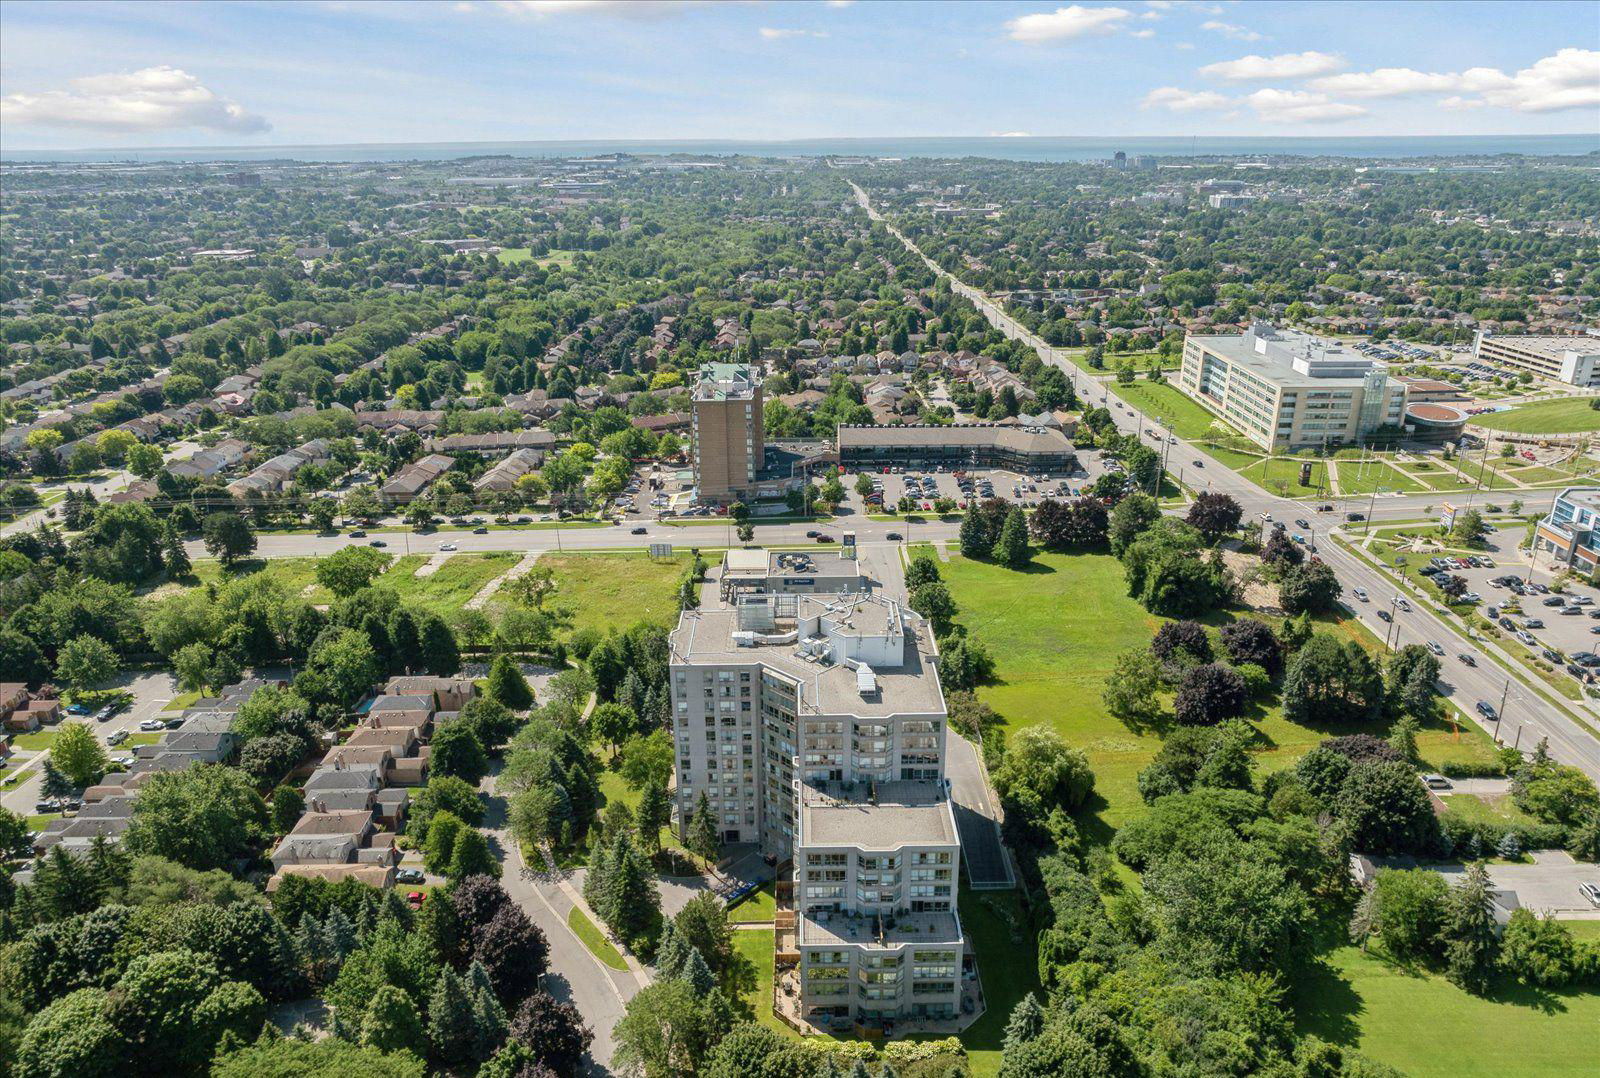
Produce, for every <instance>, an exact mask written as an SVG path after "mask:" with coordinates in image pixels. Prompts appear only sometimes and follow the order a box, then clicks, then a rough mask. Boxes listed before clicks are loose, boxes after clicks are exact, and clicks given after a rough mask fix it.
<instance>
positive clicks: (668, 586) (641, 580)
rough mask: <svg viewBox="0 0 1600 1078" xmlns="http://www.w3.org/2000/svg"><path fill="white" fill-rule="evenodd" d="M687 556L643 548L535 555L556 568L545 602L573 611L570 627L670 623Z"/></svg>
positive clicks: (543, 562)
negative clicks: (654, 555) (655, 555)
mask: <svg viewBox="0 0 1600 1078" xmlns="http://www.w3.org/2000/svg"><path fill="white" fill-rule="evenodd" d="M707 560H708V561H709V560H710V559H709V558H708V559H707ZM689 561H690V559H689V555H688V553H687V552H685V553H683V554H678V555H674V556H673V557H671V558H667V559H664V560H661V561H653V560H651V558H650V556H649V555H648V554H645V553H642V552H637V553H626V554H549V553H546V554H543V555H540V557H539V564H540V565H541V566H544V567H545V568H548V569H550V570H552V571H553V573H554V574H555V583H556V590H555V593H554V594H553V595H552V596H551V598H550V600H549V602H551V603H553V604H554V605H556V606H561V607H565V608H567V609H568V610H570V611H572V629H573V631H574V632H576V631H577V630H579V629H585V628H594V629H599V630H600V631H601V632H605V631H606V630H607V629H626V628H627V627H628V626H630V625H632V624H634V623H635V622H638V621H653V622H656V623H658V624H661V625H672V624H674V622H675V621H676V620H677V616H678V582H679V581H680V580H682V579H683V574H684V570H686V569H688V568H689Z"/></svg>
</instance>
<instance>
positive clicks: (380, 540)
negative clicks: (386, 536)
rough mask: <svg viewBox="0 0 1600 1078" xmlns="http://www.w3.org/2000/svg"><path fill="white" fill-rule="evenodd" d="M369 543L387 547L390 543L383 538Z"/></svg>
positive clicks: (369, 544)
mask: <svg viewBox="0 0 1600 1078" xmlns="http://www.w3.org/2000/svg"><path fill="white" fill-rule="evenodd" d="M367 545H368V546H375V547H386V546H388V545H389V544H388V543H385V542H384V541H383V540H382V539H374V540H372V541H371V542H369V543H368V544H367Z"/></svg>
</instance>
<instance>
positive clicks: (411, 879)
mask: <svg viewBox="0 0 1600 1078" xmlns="http://www.w3.org/2000/svg"><path fill="white" fill-rule="evenodd" d="M427 879H428V877H427V876H425V875H423V872H422V870H421V869H420V868H402V869H400V870H399V871H397V872H396V873H395V874H394V880H395V882H396V883H425V882H427Z"/></svg>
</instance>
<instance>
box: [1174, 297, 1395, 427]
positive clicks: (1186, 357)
mask: <svg viewBox="0 0 1600 1078" xmlns="http://www.w3.org/2000/svg"><path fill="white" fill-rule="evenodd" d="M1178 385H1179V387H1180V388H1181V389H1182V390H1183V391H1184V392H1185V393H1187V394H1188V395H1189V396H1191V397H1193V398H1194V399H1195V400H1197V401H1199V402H1200V403H1201V404H1202V405H1204V406H1205V408H1206V409H1207V410H1208V411H1210V412H1212V413H1213V414H1215V415H1216V416H1217V417H1218V418H1220V419H1221V420H1222V421H1223V422H1224V423H1226V424H1228V425H1229V426H1231V427H1233V428H1234V429H1236V430H1238V431H1239V432H1240V433H1241V434H1243V435H1245V436H1246V437H1247V438H1249V439H1250V440H1251V441H1253V442H1255V443H1256V444H1257V445H1259V446H1261V447H1262V448H1263V449H1268V450H1274V449H1297V448H1301V447H1310V446H1324V445H1340V444H1344V443H1347V442H1359V441H1361V440H1362V439H1363V438H1367V437H1369V436H1371V435H1372V434H1374V433H1376V432H1378V431H1379V430H1382V429H1384V428H1391V429H1393V430H1394V431H1395V432H1396V433H1398V432H1399V430H1400V428H1401V426H1402V424H1403V423H1404V422H1405V406H1406V386H1405V383H1404V382H1401V381H1400V380H1399V379H1398V378H1391V377H1390V376H1389V372H1388V368H1387V367H1385V366H1384V365H1383V364H1381V363H1379V362H1377V361H1376V360H1373V359H1369V358H1368V357H1366V356H1364V355H1362V354H1361V353H1360V352H1357V351H1356V350H1355V349H1353V348H1351V347H1349V346H1348V345H1345V344H1344V343H1342V342H1340V341H1336V340H1332V339H1329V338H1326V337H1316V336H1313V335H1311V334H1309V333H1302V332H1301V331H1299V330H1293V329H1280V328H1278V327H1275V326H1271V325H1268V324H1266V323H1264V322H1257V323H1256V324H1254V325H1252V326H1251V327H1250V329H1249V331H1248V332H1246V333H1244V334H1243V335H1237V336H1225V337H1224V336H1195V335H1189V336H1186V337H1185V338H1184V342H1183V370H1182V371H1181V372H1180V374H1179V378H1178Z"/></svg>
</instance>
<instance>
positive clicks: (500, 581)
mask: <svg viewBox="0 0 1600 1078" xmlns="http://www.w3.org/2000/svg"><path fill="white" fill-rule="evenodd" d="M541 553H543V551H539V550H530V551H528V552H527V553H526V554H524V555H523V556H522V560H521V561H519V562H517V564H515V565H513V566H512V567H511V568H509V569H507V570H506V571H505V572H503V573H501V574H500V575H499V576H497V577H495V578H494V579H493V580H491V581H489V582H488V583H487V584H485V585H484V586H483V587H481V588H479V589H478V594H476V595H474V596H473V597H472V598H470V599H468V600H467V601H466V604H465V606H466V609H468V610H482V609H483V607H484V606H485V605H486V604H487V603H488V602H489V600H490V599H492V598H494V595H495V592H497V591H499V590H500V589H501V588H503V587H505V586H506V584H507V583H508V582H510V581H512V580H516V579H517V578H518V577H521V576H525V575H527V573H528V571H529V570H531V569H532V568H533V563H534V562H536V561H538V560H539V555H540V554H541ZM417 575H418V576H421V575H422V573H421V572H420V571H419V572H418V573H417Z"/></svg>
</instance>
